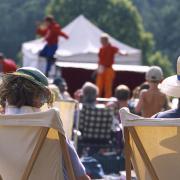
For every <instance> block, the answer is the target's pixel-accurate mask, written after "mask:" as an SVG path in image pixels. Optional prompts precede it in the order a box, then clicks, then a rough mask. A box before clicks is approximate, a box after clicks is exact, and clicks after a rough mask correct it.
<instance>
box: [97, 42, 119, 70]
mask: <svg viewBox="0 0 180 180" xmlns="http://www.w3.org/2000/svg"><path fill="white" fill-rule="evenodd" d="M118 51H119V49H118V48H117V47H114V46H112V45H111V44H108V45H107V46H103V47H101V48H100V51H99V54H98V56H99V63H98V64H100V65H103V66H105V67H111V66H112V65H113V63H114V56H115V54H116V53H118Z"/></svg>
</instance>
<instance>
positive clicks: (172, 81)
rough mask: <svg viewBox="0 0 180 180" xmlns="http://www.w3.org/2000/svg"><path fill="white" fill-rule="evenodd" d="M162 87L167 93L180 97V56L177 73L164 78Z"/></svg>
mask: <svg viewBox="0 0 180 180" xmlns="http://www.w3.org/2000/svg"><path fill="white" fill-rule="evenodd" d="M160 88H161V91H162V92H163V93H165V94H166V95H168V96H172V97H177V98H180V57H179V58H178V60H177V75H174V76H170V77H168V78H166V79H164V80H163V82H162V84H161V87H160Z"/></svg>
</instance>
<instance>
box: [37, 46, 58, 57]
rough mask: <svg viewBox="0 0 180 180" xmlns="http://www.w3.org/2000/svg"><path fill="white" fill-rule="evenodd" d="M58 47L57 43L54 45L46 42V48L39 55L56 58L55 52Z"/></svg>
mask: <svg viewBox="0 0 180 180" xmlns="http://www.w3.org/2000/svg"><path fill="white" fill-rule="evenodd" d="M57 48H58V45H57V44H53V45H49V44H46V45H45V46H44V48H43V49H42V50H41V51H40V53H39V56H42V57H45V58H54V54H55V52H56V50H57Z"/></svg>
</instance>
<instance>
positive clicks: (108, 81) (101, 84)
mask: <svg viewBox="0 0 180 180" xmlns="http://www.w3.org/2000/svg"><path fill="white" fill-rule="evenodd" d="M114 77H115V72H114V70H113V68H112V67H108V68H105V69H104V71H103V72H102V73H98V74H97V77H96V86H97V87H98V88H99V96H100V97H102V95H103V93H104V97H105V98H109V97H111V96H112V85H113V80H114Z"/></svg>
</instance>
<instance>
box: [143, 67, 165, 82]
mask: <svg viewBox="0 0 180 180" xmlns="http://www.w3.org/2000/svg"><path fill="white" fill-rule="evenodd" d="M162 80H163V72H162V69H161V68H160V67H159V66H151V67H150V68H149V70H148V71H147V72H146V81H148V83H149V84H151V83H153V84H159V83H160V82H161V81H162Z"/></svg>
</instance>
